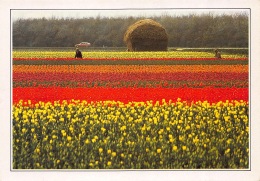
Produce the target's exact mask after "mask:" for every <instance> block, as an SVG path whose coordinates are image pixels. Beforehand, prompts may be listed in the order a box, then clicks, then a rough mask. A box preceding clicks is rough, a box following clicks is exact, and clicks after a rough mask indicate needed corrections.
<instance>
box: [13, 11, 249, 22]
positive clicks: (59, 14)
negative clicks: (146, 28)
mask: <svg viewBox="0 0 260 181" xmlns="http://www.w3.org/2000/svg"><path fill="white" fill-rule="evenodd" d="M209 13H211V14H213V15H222V14H227V15H233V14H241V13H242V14H249V9H110V10H108V9H86V10H60V9H59V10H51V9H47V10H46V9H45V10H40V9H38V10H36V9H34V10H11V16H12V19H13V20H17V19H29V18H30V19H31V18H43V17H44V18H57V19H60V18H88V17H97V16H100V17H101V18H102V17H109V18H111V17H129V16H133V17H136V16H139V17H140V16H141V17H153V16H162V15H170V16H182V15H189V14H196V15H200V14H209Z"/></svg>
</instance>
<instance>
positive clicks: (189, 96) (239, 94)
mask: <svg viewBox="0 0 260 181" xmlns="http://www.w3.org/2000/svg"><path fill="white" fill-rule="evenodd" d="M178 97H182V99H183V100H186V101H188V102H194V101H199V100H200V101H203V100H208V101H209V102H218V101H224V100H244V101H248V97H249V92H248V88H234V87H233V88H212V87H209V88H175V89H171V88H133V87H132V88H62V87H48V88H41V87H37V88H31V87H27V88H13V102H14V103H17V102H18V101H19V100H32V101H33V102H38V101H56V100H70V99H80V100H87V101H102V100H117V101H121V102H124V103H127V102H131V101H147V100H153V101H157V100H162V99H165V100H170V99H171V100H176V99H177V98H178Z"/></svg>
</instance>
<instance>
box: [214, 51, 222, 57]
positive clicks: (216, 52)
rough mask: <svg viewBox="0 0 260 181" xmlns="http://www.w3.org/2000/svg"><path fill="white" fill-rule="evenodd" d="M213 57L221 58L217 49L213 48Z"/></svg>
mask: <svg viewBox="0 0 260 181" xmlns="http://www.w3.org/2000/svg"><path fill="white" fill-rule="evenodd" d="M215 58H221V54H220V52H219V50H218V49H215Z"/></svg>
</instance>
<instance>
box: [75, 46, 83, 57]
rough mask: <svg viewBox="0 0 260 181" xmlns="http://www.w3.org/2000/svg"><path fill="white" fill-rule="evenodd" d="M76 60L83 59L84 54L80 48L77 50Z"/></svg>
mask: <svg viewBox="0 0 260 181" xmlns="http://www.w3.org/2000/svg"><path fill="white" fill-rule="evenodd" d="M75 58H82V53H81V51H80V50H79V49H78V48H76V55H75Z"/></svg>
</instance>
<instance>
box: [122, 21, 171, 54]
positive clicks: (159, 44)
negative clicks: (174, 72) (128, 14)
mask: <svg viewBox="0 0 260 181" xmlns="http://www.w3.org/2000/svg"><path fill="white" fill-rule="evenodd" d="M124 42H125V43H126V45H127V49H128V51H167V46H168V35H167V33H166V30H165V28H164V27H163V26H162V25H161V24H159V23H157V22H156V21H154V20H152V19H144V20H140V21H137V22H136V23H134V24H133V25H131V26H129V27H128V29H127V31H126V32H125V35H124Z"/></svg>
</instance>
